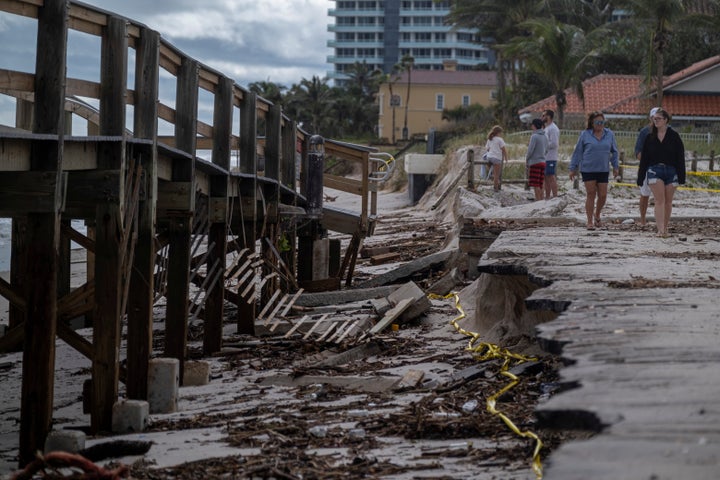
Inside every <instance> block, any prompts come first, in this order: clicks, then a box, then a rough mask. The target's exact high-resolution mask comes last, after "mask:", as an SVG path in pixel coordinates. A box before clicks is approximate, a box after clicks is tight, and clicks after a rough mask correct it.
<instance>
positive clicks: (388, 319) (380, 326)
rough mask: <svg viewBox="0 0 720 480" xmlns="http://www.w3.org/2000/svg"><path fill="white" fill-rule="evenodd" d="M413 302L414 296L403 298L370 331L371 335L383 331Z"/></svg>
mask: <svg viewBox="0 0 720 480" xmlns="http://www.w3.org/2000/svg"><path fill="white" fill-rule="evenodd" d="M412 304H413V299H412V298H403V299H402V300H400V301H399V302H398V304H397V305H395V306H394V307H393V308H391V309H390V310H388V312H387V313H386V314H385V316H384V317H383V318H382V319H381V320H380V321H379V322H378V323H376V324H375V325H374V326H373V327H372V328H371V329H370V331H369V332H368V334H369V335H375V334H376V333H380V332H382V331H383V330H384V329H385V328H386V327H387V326H388V325H390V324H391V323H392V322H393V321H394V320H395V319H396V318H398V317H399V316H400V315H401V314H402V313H403V312H404V311H405V310H407V309H408V308H410V305H412Z"/></svg>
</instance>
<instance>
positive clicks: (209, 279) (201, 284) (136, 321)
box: [0, 0, 389, 465]
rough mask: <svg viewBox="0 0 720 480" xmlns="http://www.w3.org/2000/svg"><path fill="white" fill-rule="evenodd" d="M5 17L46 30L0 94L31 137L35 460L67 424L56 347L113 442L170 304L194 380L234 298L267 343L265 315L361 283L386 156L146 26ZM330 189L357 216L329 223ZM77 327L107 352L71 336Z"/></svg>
mask: <svg viewBox="0 0 720 480" xmlns="http://www.w3.org/2000/svg"><path fill="white" fill-rule="evenodd" d="M0 12H2V14H3V15H16V16H22V17H25V18H26V19H31V20H32V21H35V22H36V25H35V27H36V31H37V44H36V45H35V49H34V50H35V51H36V52H37V54H36V55H37V58H36V61H35V65H36V71H35V72H32V73H28V72H22V71H16V70H13V69H12V66H11V65H5V64H4V63H3V59H0V94H2V95H6V96H7V97H10V98H11V99H12V100H13V101H15V105H16V108H15V118H16V122H15V125H12V126H4V127H3V128H2V129H0V146H1V147H2V148H0V217H7V218H12V225H13V233H12V249H11V253H12V256H11V273H10V281H9V282H8V281H5V280H3V279H0V295H2V296H3V297H5V298H6V299H7V300H8V302H9V303H10V311H9V327H10V328H9V330H8V332H7V334H6V335H4V336H3V337H0V353H2V352H5V351H10V350H17V349H22V350H23V352H24V355H23V393H22V405H21V418H20V421H21V429H20V430H21V434H20V435H21V438H20V464H21V465H24V464H25V463H27V462H28V461H30V460H32V459H33V458H34V455H35V451H36V450H38V449H40V450H42V447H43V444H44V441H45V437H46V435H47V433H48V432H49V430H50V428H51V424H52V410H53V373H54V348H55V339H56V337H59V338H61V339H62V340H64V341H65V342H67V343H68V344H69V345H71V346H72V347H73V348H75V349H77V350H78V351H80V352H81V353H82V354H84V355H85V356H87V357H88V358H89V359H91V360H92V364H93V366H92V374H91V380H87V381H86V387H87V388H86V389H85V394H86V396H87V398H86V400H87V404H88V405H89V410H90V417H91V429H92V430H93V431H94V432H101V431H109V430H110V426H111V418H112V407H113V404H114V403H115V402H116V401H117V400H118V391H119V390H118V384H119V382H123V383H124V384H125V386H126V391H127V395H128V397H129V398H134V399H146V398H147V372H148V361H149V358H150V356H151V354H152V352H153V332H152V322H153V310H154V307H155V306H156V305H157V304H158V300H159V299H164V304H165V305H166V307H165V318H166V331H165V332H164V334H165V335H164V345H163V355H164V356H167V357H171V358H177V359H178V360H179V361H180V378H182V369H183V362H184V359H185V356H186V344H187V334H188V324H189V322H190V321H192V320H194V319H196V318H200V319H202V320H203V329H204V331H203V351H204V353H206V354H209V353H213V352H217V351H219V350H220V348H221V346H222V325H223V320H224V319H225V304H226V303H227V302H230V303H232V304H234V305H236V306H237V312H238V313H237V318H236V319H235V321H236V323H237V331H238V332H239V333H246V334H254V333H255V330H254V329H255V322H256V319H257V316H258V312H263V313H264V314H265V313H267V312H270V313H271V314H272V313H273V312H287V311H288V309H289V308H290V304H289V303H288V302H289V299H295V298H297V297H298V292H299V291H301V290H302V289H322V288H326V289H327V288H333V287H335V288H337V287H339V285H340V282H341V280H342V279H345V280H346V282H347V283H350V282H351V279H352V276H353V269H354V265H355V259H356V257H357V254H358V250H359V248H360V246H361V243H362V239H363V238H364V237H366V236H368V235H370V234H371V233H372V230H373V226H374V222H375V215H376V213H377V206H376V202H377V193H376V185H377V182H378V181H379V179H381V178H382V175H381V174H378V172H379V171H380V170H382V169H383V168H384V169H385V171H386V172H387V171H388V170H389V169H388V168H387V167H388V158H387V156H383V154H381V152H376V151H375V150H374V149H372V148H367V147H362V146H357V145H350V144H345V143H341V142H336V141H332V140H330V139H323V138H322V137H319V136H317V135H311V133H310V132H305V131H303V130H302V128H300V127H299V125H298V124H297V123H296V122H295V121H294V120H293V119H291V118H289V117H288V116H287V115H285V114H284V113H283V111H282V108H281V107H280V106H279V105H274V104H272V103H270V102H268V101H266V100H264V99H263V98H261V97H259V96H257V95H256V94H254V93H252V92H250V91H248V90H246V89H244V88H243V87H241V86H239V85H237V84H236V83H235V82H234V81H233V80H232V79H231V78H230V77H228V76H226V75H224V74H223V73H222V72H219V71H216V70H214V69H211V68H209V67H207V66H206V65H204V64H202V63H201V62H200V61H198V60H196V59H194V58H191V57H189V56H187V55H185V54H184V53H182V52H181V51H179V50H178V49H177V48H175V47H174V46H173V45H171V44H170V43H168V42H167V41H165V40H164V39H163V38H161V36H160V35H159V34H158V32H156V31H153V30H152V29H150V28H148V27H147V26H145V25H142V24H140V23H137V22H134V21H133V20H131V19H127V18H124V17H121V16H119V15H116V14H113V13H112V12H107V11H103V10H99V9H96V8H94V7H91V6H89V5H85V4H79V3H74V2H70V1H66V0H44V1H43V0H9V1H3V2H0ZM70 31H72V32H73V33H74V34H78V33H81V34H83V35H90V36H93V37H95V38H98V39H99V45H100V48H99V54H98V56H97V58H92V55H91V54H89V53H88V52H86V51H82V52H77V51H68V48H73V47H72V46H73V45H76V44H75V42H70V43H68V35H69V32H70ZM68 45H71V46H70V47H69V46H68ZM28 48H29V47H28ZM75 48H77V47H75ZM72 55H74V56H75V57H83V58H84V59H85V60H87V61H89V62H93V61H94V62H96V64H95V67H96V68H97V71H99V78H98V79H96V80H94V81H93V80H88V79H78V78H71V77H68V76H67V70H68V69H67V62H66V59H67V58H68V57H70V56H72ZM128 79H131V80H132V81H134V84H133V85H128V82H129V80H128ZM208 103H209V104H210V105H211V106H212V114H211V115H210V117H211V118H202V117H200V112H202V111H204V110H206V109H205V108H204V105H207V104H208ZM200 107H203V108H200ZM313 133H314V132H313ZM330 156H332V157H335V158H337V159H341V160H345V161H347V162H355V163H357V166H358V168H357V170H358V171H360V172H362V175H361V177H360V179H346V178H342V177H338V176H334V175H332V174H327V173H324V163H323V161H324V160H327V159H328V157H330ZM323 187H329V188H333V189H337V190H341V191H345V192H350V193H353V194H356V195H358V202H357V210H356V211H354V212H344V213H342V214H334V213H331V212H329V213H328V214H327V219H326V220H324V219H323V214H322V195H323ZM77 220H82V221H83V222H84V224H85V225H86V227H87V233H85V232H82V233H81V232H80V231H78V230H76V229H74V228H73V227H72V225H73V221H77ZM326 223H328V224H329V225H326ZM328 230H336V231H340V232H345V233H350V234H352V241H351V242H350V246H349V247H348V248H346V250H345V252H344V253H341V252H340V242H339V240H337V241H336V242H337V243H336V245H334V246H331V247H328V243H330V242H328V239H327V231H328ZM71 242H75V243H76V244H78V245H80V246H81V247H82V248H84V249H86V250H87V252H88V254H87V258H88V263H87V269H86V276H87V279H86V280H87V282H86V283H85V284H84V285H82V286H81V287H79V288H74V289H71V288H70V247H71ZM318 248H320V249H322V248H324V249H325V250H326V251H325V254H324V255H321V257H322V258H324V259H325V262H326V263H325V264H324V265H323V264H319V263H318V261H317V259H316V258H315V257H316V256H315V255H314V253H315V252H317V251H318ZM327 250H330V251H331V252H332V253H328V252H327ZM328 258H329V260H328ZM191 291H193V293H192V295H191ZM78 317H84V318H85V321H86V322H87V324H88V325H92V327H93V340H92V342H88V341H87V340H85V339H84V338H82V337H80V336H79V335H77V334H76V333H75V332H74V330H72V328H70V326H69V322H70V320H72V319H76V318H78ZM266 317H267V315H266ZM265 320H266V321H269V320H271V319H270V318H265ZM125 329H126V330H125ZM121 332H126V334H127V358H126V359H122V358H120V354H119V352H120V348H119V345H120V341H121ZM125 361H126V362H125Z"/></svg>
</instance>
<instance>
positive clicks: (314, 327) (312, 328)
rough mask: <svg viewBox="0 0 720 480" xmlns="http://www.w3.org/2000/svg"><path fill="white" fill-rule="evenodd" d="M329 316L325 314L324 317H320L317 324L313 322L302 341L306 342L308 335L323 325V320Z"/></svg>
mask: <svg viewBox="0 0 720 480" xmlns="http://www.w3.org/2000/svg"><path fill="white" fill-rule="evenodd" d="M329 315H330V314H329V313H326V314H325V315H323V316H322V317H320V319H319V320H318V321H317V322H315V324H314V325H313V326H312V327H311V328H310V330H308V331H307V333H306V334H305V335H304V336H303V340H307V339H308V337H310V335H311V334H312V333H313V332H314V331H315V329H316V328H317V327H318V326H319V325H320V324H321V323H323V322H324V321H325V320H327V317H328V316H329Z"/></svg>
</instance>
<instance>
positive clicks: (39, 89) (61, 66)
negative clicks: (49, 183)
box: [19, 0, 68, 467]
mask: <svg viewBox="0 0 720 480" xmlns="http://www.w3.org/2000/svg"><path fill="white" fill-rule="evenodd" d="M37 13H38V28H37V44H38V45H44V48H42V49H38V51H37V54H36V55H37V58H36V67H35V85H34V90H35V104H34V111H33V132H34V133H50V134H55V135H60V136H61V137H60V139H59V141H57V142H42V143H36V144H33V147H32V154H31V160H30V166H31V169H33V170H38V171H51V172H55V175H56V176H57V178H58V180H59V177H60V175H61V173H62V135H63V133H64V121H65V112H64V106H65V88H64V86H65V81H64V79H65V70H66V57H67V52H66V50H65V47H66V44H67V17H68V3H67V2H66V1H65V0H45V2H44V3H43V6H42V7H39V8H38V12H37ZM56 185H59V182H57V183H56ZM59 222H60V215H59V205H57V208H56V210H55V211H54V212H52V213H41V214H31V215H29V216H28V218H27V236H26V237H25V238H26V239H27V247H28V248H27V261H26V267H27V268H26V270H25V272H26V274H27V275H28V276H29V278H32V279H33V281H34V282H36V283H37V284H38V285H42V288H27V289H26V291H25V293H26V295H27V297H26V305H27V311H26V314H27V315H26V317H25V318H26V321H25V322H24V326H25V331H24V345H23V362H22V365H23V375H22V378H23V385H22V396H21V401H20V403H21V405H20V449H19V450H20V452H19V453H20V455H19V464H20V466H21V467H23V466H25V465H26V464H27V463H29V462H31V461H32V460H33V459H34V458H35V452H36V451H37V450H42V449H43V446H44V442H45V437H46V436H47V434H48V432H49V431H50V428H51V423H52V409H53V387H54V375H55V332H56V328H57V310H56V307H57V303H56V302H57V274H58V251H57V249H58V242H59V231H60V228H59Z"/></svg>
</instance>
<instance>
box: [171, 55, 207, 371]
mask: <svg viewBox="0 0 720 480" xmlns="http://www.w3.org/2000/svg"><path fill="white" fill-rule="evenodd" d="M199 83H200V80H199V77H198V63H197V61H196V60H193V59H191V58H188V57H184V58H183V59H182V64H181V65H180V69H179V71H178V76H177V92H176V101H175V103H176V116H175V145H176V146H177V148H178V149H179V150H182V151H184V152H187V153H188V154H190V157H189V158H182V159H179V160H175V161H173V168H172V181H173V182H185V183H189V184H190V188H189V191H188V192H187V194H188V195H190V198H189V199H188V200H189V204H190V211H189V212H178V214H177V215H176V216H174V217H173V218H171V219H170V226H169V231H168V233H169V238H170V248H169V252H168V285H167V294H166V298H167V311H166V320H165V355H166V356H168V357H170V358H177V359H178V360H179V362H180V382H182V378H183V372H184V367H185V353H186V352H185V350H186V346H187V328H188V327H187V325H188V302H189V298H190V260H191V259H190V256H191V253H192V252H191V251H190V249H191V234H192V224H193V221H192V214H193V212H194V210H195V176H194V175H193V173H194V170H195V146H196V143H197V139H196V135H197V108H198V88H199Z"/></svg>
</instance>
